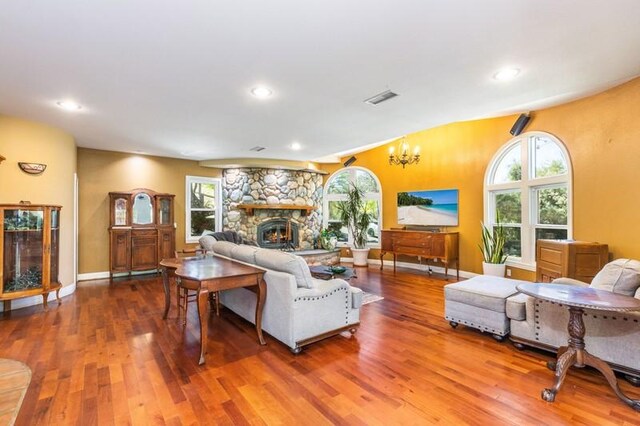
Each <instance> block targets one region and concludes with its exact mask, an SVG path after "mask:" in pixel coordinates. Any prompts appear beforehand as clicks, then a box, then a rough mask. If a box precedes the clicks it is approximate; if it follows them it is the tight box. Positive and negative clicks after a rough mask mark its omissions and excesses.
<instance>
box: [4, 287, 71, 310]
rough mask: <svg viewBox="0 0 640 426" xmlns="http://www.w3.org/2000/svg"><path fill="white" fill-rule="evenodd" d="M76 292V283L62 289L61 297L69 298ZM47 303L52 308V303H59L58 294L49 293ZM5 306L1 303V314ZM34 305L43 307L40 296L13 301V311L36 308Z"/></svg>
mask: <svg viewBox="0 0 640 426" xmlns="http://www.w3.org/2000/svg"><path fill="white" fill-rule="evenodd" d="M75 291H76V283H72V284H69V285H65V286H63V287H61V288H60V297H61V298H62V297H66V296H69V295H70V294H73V293H74V292H75ZM47 302H48V303H49V306H51V303H54V304H55V303H58V302H57V301H56V292H55V291H52V292H51V293H49V296H48V297H47ZM2 305H3V304H2V303H0V312H4V306H2ZM34 305H42V296H40V295H38V296H30V297H22V298H20V299H14V300H12V301H11V310H12V311H15V310H16V309H21V308H27V307H29V306H34Z"/></svg>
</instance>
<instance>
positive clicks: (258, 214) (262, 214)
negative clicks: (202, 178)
mask: <svg viewBox="0 0 640 426" xmlns="http://www.w3.org/2000/svg"><path fill="white" fill-rule="evenodd" d="M222 192H223V197H222V199H223V210H222V223H223V228H224V229H225V230H232V231H237V232H238V233H239V234H240V235H242V236H243V237H244V238H247V239H250V240H254V241H256V242H258V243H259V244H260V240H261V239H264V236H263V235H261V234H262V233H263V228H264V226H261V225H262V224H263V223H264V224H271V223H274V222H273V221H276V220H279V221H281V222H280V225H278V226H279V228H278V229H280V231H279V234H280V237H278V233H276V234H275V238H276V239H277V238H280V239H282V235H283V234H285V236H286V233H287V229H286V224H287V223H289V224H290V237H291V238H290V239H291V240H292V242H293V244H292V245H293V247H288V248H292V249H296V250H308V249H312V248H313V243H314V238H315V237H317V235H318V233H319V232H320V228H321V227H322V175H321V174H320V173H313V172H309V171H297V170H278V169H249V168H247V169H226V170H224V172H223V175H222ZM243 204H250V205H265V206H268V207H269V209H260V208H254V209H252V211H251V212H248V211H247V210H245V209H242V208H240V207H238V206H239V205H243ZM278 204H282V205H286V206H289V207H288V208H287V209H278V208H277V205H278ZM292 205H293V206H301V207H306V206H312V207H313V209H312V210H311V211H309V212H306V211H304V212H303V210H298V209H294V210H292V209H291V207H290V206H292ZM282 223H284V225H282ZM269 238H274V236H273V234H271V235H270V236H269ZM263 244H267V245H268V246H269V247H270V248H285V247H277V244H282V241H280V243H277V244H276V245H274V244H271V243H268V242H265V241H263Z"/></svg>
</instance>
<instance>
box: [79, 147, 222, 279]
mask: <svg viewBox="0 0 640 426" xmlns="http://www.w3.org/2000/svg"><path fill="white" fill-rule="evenodd" d="M188 175H190V176H207V177H221V170H220V169H214V168H210V167H200V166H199V165H198V162H197V161H188V160H179V159H173V158H165V157H152V156H146V155H137V154H125V153H119V152H112V151H99V150H94V149H85V148H79V149H78V178H79V192H80V202H79V265H78V272H79V273H80V274H86V273H92V272H106V271H108V270H109V233H108V230H107V228H108V227H109V192H112V191H128V190H130V189H134V188H148V189H152V190H154V191H158V192H166V193H169V194H175V196H176V198H175V221H176V223H177V225H178V227H177V229H176V247H177V249H182V248H183V247H184V246H185V230H184V225H185V184H186V182H185V179H186V178H185V177H186V176H188Z"/></svg>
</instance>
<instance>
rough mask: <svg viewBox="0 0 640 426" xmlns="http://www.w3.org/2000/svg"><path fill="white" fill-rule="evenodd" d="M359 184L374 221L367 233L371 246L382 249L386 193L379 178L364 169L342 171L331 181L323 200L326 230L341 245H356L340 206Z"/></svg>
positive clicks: (323, 217)
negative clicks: (381, 234) (331, 233)
mask: <svg viewBox="0 0 640 426" xmlns="http://www.w3.org/2000/svg"><path fill="white" fill-rule="evenodd" d="M351 184H355V185H356V186H357V187H358V188H361V189H362V190H363V191H364V199H365V200H366V202H367V208H368V210H369V212H371V213H372V215H373V220H372V221H371V224H370V225H369V228H368V230H367V241H368V246H369V247H379V246H380V226H382V191H381V190H380V181H379V180H378V177H377V176H376V175H375V174H373V173H372V172H371V171H370V170H367V169H365V168H363V167H348V168H345V169H341V170H338V171H337V172H335V173H334V174H333V175H331V177H329V179H328V180H327V183H326V185H325V186H324V197H323V210H322V211H323V216H322V221H323V227H324V228H325V229H329V230H331V231H333V232H334V233H335V234H336V236H337V237H338V244H339V245H347V244H353V236H352V235H350V233H349V231H348V230H347V227H346V226H344V225H343V224H342V222H341V221H340V216H339V214H338V209H337V203H338V202H340V201H344V200H346V199H347V195H346V194H347V191H348V190H349V187H350V185H351Z"/></svg>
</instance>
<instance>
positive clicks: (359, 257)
mask: <svg viewBox="0 0 640 426" xmlns="http://www.w3.org/2000/svg"><path fill="white" fill-rule="evenodd" d="M351 253H353V266H367V264H368V263H367V258H368V257H369V249H368V248H363V249H357V248H352V249H351Z"/></svg>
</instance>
